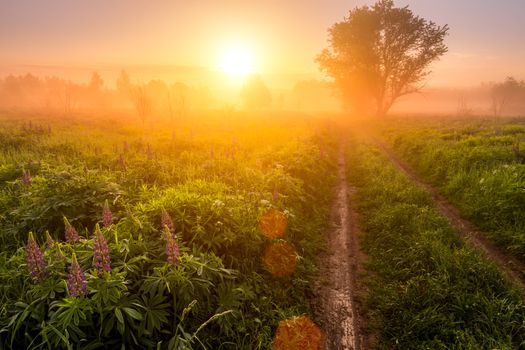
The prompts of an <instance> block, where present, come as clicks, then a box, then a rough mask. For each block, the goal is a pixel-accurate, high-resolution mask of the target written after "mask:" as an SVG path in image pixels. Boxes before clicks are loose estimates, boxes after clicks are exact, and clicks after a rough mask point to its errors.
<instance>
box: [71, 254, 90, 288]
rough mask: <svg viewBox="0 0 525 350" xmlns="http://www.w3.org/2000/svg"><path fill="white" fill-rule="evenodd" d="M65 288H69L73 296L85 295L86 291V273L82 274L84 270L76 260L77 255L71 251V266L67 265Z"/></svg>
mask: <svg viewBox="0 0 525 350" xmlns="http://www.w3.org/2000/svg"><path fill="white" fill-rule="evenodd" d="M67 289H68V290H69V294H70V295H71V296H73V297H78V296H80V295H86V294H87V292H88V289H87V281H86V275H84V272H83V271H82V269H81V268H80V265H79V264H78V261H77V255H76V254H75V253H73V259H72V260H71V266H69V274H68V276H67Z"/></svg>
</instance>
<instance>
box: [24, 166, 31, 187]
mask: <svg viewBox="0 0 525 350" xmlns="http://www.w3.org/2000/svg"><path fill="white" fill-rule="evenodd" d="M22 183H23V184H24V185H25V186H29V185H31V174H29V170H25V169H23V170H22Z"/></svg>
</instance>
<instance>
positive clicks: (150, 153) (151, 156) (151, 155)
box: [146, 143, 153, 160]
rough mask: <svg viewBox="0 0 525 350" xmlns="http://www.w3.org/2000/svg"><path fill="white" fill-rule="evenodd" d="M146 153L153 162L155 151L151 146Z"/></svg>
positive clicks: (148, 146)
mask: <svg viewBox="0 0 525 350" xmlns="http://www.w3.org/2000/svg"><path fill="white" fill-rule="evenodd" d="M146 153H147V155H148V160H153V150H152V149H151V146H150V145H149V143H148V145H147V148H146Z"/></svg>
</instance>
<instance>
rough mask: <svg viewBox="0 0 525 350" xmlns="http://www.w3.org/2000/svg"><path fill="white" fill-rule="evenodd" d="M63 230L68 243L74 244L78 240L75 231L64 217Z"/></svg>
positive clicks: (78, 237)
mask: <svg viewBox="0 0 525 350" xmlns="http://www.w3.org/2000/svg"><path fill="white" fill-rule="evenodd" d="M64 230H65V238H66V242H68V243H76V242H78V241H79V240H80V236H79V235H78V232H77V230H76V229H75V228H74V227H73V225H71V224H70V223H69V220H68V219H67V218H66V217H65V216H64Z"/></svg>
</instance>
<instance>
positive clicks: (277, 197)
mask: <svg viewBox="0 0 525 350" xmlns="http://www.w3.org/2000/svg"><path fill="white" fill-rule="evenodd" d="M272 197H273V201H274V202H277V201H278V200H279V192H277V189H276V188H274V189H273V194H272Z"/></svg>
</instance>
